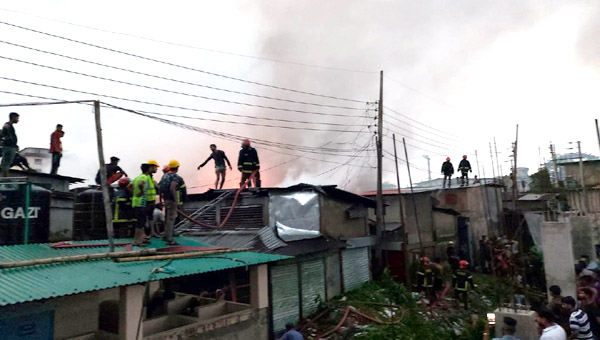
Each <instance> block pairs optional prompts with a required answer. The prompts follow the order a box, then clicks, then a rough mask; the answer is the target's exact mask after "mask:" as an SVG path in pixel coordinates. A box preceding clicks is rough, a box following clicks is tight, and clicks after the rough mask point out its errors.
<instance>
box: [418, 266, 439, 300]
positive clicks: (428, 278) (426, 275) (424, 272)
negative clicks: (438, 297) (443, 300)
mask: <svg viewBox="0 0 600 340" xmlns="http://www.w3.org/2000/svg"><path fill="white" fill-rule="evenodd" d="M433 281H434V275H433V269H432V268H431V261H430V260H429V258H428V257H427V256H423V257H421V269H420V270H419V271H418V272H417V285H418V288H419V291H420V292H425V294H426V296H427V298H428V299H429V300H430V301H434V300H435V298H434V296H435V293H434V292H433Z"/></svg>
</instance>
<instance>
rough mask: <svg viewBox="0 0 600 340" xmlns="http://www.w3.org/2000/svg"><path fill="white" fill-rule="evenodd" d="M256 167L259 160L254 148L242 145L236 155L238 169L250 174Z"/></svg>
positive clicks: (257, 167) (258, 165)
mask: <svg viewBox="0 0 600 340" xmlns="http://www.w3.org/2000/svg"><path fill="white" fill-rule="evenodd" d="M258 169H260V162H259V161H258V154H257V153H256V149H255V148H253V147H250V146H248V147H243V148H242V149H241V150H240V155H239V157H238V170H240V171H241V172H243V173H247V174H251V173H252V172H253V171H254V170H258Z"/></svg>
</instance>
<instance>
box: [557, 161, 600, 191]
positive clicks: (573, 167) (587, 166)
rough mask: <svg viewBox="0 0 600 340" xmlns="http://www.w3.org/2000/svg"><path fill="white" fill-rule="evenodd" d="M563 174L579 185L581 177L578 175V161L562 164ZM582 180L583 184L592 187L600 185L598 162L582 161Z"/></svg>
mask: <svg viewBox="0 0 600 340" xmlns="http://www.w3.org/2000/svg"><path fill="white" fill-rule="evenodd" d="M563 167H564V169H565V176H566V177H567V178H569V177H570V178H571V179H572V180H573V181H574V182H575V183H576V185H578V186H580V185H581V184H580V183H581V178H580V176H579V163H572V164H569V165H563ZM583 180H584V183H585V186H588V187H593V186H597V185H600V162H598V161H594V162H585V161H584V162H583Z"/></svg>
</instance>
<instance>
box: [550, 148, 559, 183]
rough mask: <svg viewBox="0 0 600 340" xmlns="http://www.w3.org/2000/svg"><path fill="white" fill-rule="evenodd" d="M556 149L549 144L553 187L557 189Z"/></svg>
mask: <svg viewBox="0 0 600 340" xmlns="http://www.w3.org/2000/svg"><path fill="white" fill-rule="evenodd" d="M555 149H556V147H555V146H554V144H552V142H550V155H552V164H553V165H554V185H556V187H557V188H558V186H559V185H558V164H557V162H556V152H555Z"/></svg>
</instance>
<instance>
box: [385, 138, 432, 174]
mask: <svg viewBox="0 0 600 340" xmlns="http://www.w3.org/2000/svg"><path fill="white" fill-rule="evenodd" d="M394 144H395V142H394ZM423 157H424V158H425V159H426V160H427V174H428V175H429V180H430V181H431V164H430V163H431V162H430V161H431V158H430V157H429V156H423Z"/></svg>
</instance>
